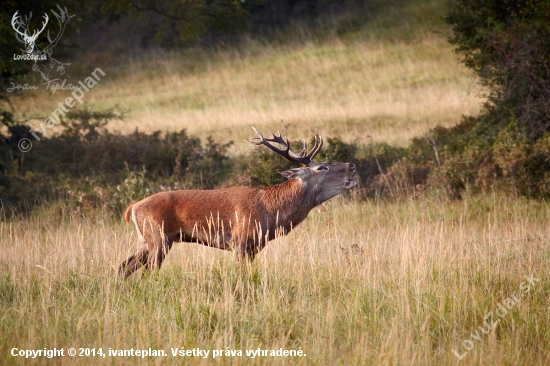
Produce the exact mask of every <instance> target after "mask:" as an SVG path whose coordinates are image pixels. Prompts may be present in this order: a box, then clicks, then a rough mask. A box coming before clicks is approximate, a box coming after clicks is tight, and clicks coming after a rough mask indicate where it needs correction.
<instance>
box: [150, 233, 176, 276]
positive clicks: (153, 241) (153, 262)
mask: <svg viewBox="0 0 550 366" xmlns="http://www.w3.org/2000/svg"><path fill="white" fill-rule="evenodd" d="M145 241H146V242H147V244H148V254H147V263H146V264H145V270H146V271H147V272H149V271H152V270H158V269H160V266H162V262H163V261H164V259H165V258H166V254H168V252H169V251H170V249H171V248H172V243H173V242H174V237H173V236H168V235H165V234H164V233H163V230H162V228H160V227H157V228H156V229H155V228H154V227H153V228H152V230H150V231H148V232H147V233H145Z"/></svg>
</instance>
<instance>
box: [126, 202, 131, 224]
mask: <svg viewBox="0 0 550 366" xmlns="http://www.w3.org/2000/svg"><path fill="white" fill-rule="evenodd" d="M132 206H133V204H131V205H130V206H128V208H127V209H126V211H124V221H126V222H128V223H129V222H130V217H131V216H132Z"/></svg>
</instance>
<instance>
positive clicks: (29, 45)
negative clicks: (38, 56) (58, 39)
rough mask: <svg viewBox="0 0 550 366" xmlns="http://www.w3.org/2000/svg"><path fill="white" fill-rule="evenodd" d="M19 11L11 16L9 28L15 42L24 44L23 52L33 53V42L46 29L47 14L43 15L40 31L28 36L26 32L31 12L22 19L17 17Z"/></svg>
mask: <svg viewBox="0 0 550 366" xmlns="http://www.w3.org/2000/svg"><path fill="white" fill-rule="evenodd" d="M18 13H19V10H18V11H16V12H15V14H13V17H12V18H11V26H12V27H13V29H14V30H15V38H16V39H17V41H19V42H21V43H24V44H25V52H27V54H31V53H33V51H34V49H35V46H36V44H35V42H36V39H37V38H38V35H40V33H42V31H43V30H44V29H45V28H46V25H47V24H48V20H49V18H48V14H44V21H43V22H42V29H40V30H34V31H33V33H32V35H29V34H28V33H27V32H28V31H29V22H30V21H31V19H32V12H31V13H30V14H29V16H25V17H24V18H22V17H21V16H19V14H18Z"/></svg>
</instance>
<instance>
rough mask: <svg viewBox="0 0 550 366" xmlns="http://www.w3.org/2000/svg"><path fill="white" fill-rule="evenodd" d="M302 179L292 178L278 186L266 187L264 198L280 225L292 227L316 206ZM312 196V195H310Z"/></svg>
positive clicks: (263, 192) (268, 209)
mask: <svg viewBox="0 0 550 366" xmlns="http://www.w3.org/2000/svg"><path fill="white" fill-rule="evenodd" d="M308 193H311V192H308V190H306V187H305V183H304V182H302V180H301V179H291V180H288V181H286V182H284V183H282V184H279V185H277V186H273V187H268V188H264V189H263V190H262V200H263V202H264V207H265V209H266V210H267V212H268V213H269V215H270V216H271V217H272V218H273V219H274V220H275V221H277V224H278V226H283V227H287V226H289V227H291V226H296V225H298V224H299V223H300V222H301V221H303V220H304V219H305V218H306V217H307V214H308V213H309V211H311V209H312V208H313V207H315V206H316V205H315V199H314V198H313V196H312V195H311V194H308ZM310 196H311V197H310Z"/></svg>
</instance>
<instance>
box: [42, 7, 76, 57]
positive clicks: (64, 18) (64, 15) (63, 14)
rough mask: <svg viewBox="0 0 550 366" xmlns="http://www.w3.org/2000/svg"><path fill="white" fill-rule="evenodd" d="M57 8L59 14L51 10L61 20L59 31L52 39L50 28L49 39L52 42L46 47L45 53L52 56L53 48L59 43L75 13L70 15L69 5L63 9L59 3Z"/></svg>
mask: <svg viewBox="0 0 550 366" xmlns="http://www.w3.org/2000/svg"><path fill="white" fill-rule="evenodd" d="M57 8H58V9H59V14H58V13H56V12H55V11H53V9H52V10H51V12H52V13H53V15H55V17H56V18H57V21H58V22H59V32H57V35H56V36H55V38H54V39H53V40H52V38H51V37H50V31H49V30H48V41H49V42H50V44H49V45H48V47H46V48H45V49H44V53H47V54H50V56H51V51H52V49H53V48H54V47H55V46H56V45H57V42H59V39H61V36H62V35H63V32H64V31H65V26H67V23H69V20H71V18H72V17H74V15H69V12H68V10H67V7H65V9H62V8H61V7H60V6H59V5H57Z"/></svg>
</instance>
